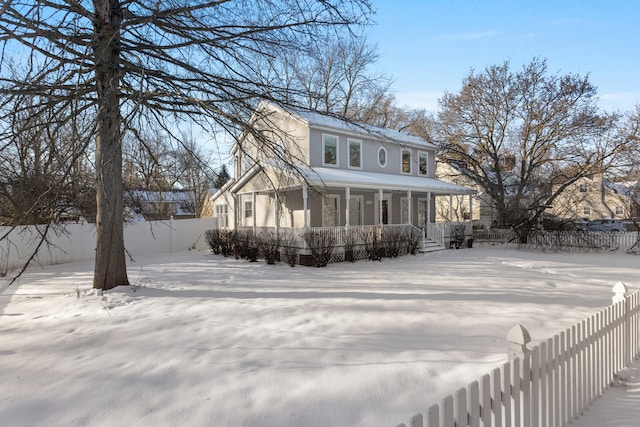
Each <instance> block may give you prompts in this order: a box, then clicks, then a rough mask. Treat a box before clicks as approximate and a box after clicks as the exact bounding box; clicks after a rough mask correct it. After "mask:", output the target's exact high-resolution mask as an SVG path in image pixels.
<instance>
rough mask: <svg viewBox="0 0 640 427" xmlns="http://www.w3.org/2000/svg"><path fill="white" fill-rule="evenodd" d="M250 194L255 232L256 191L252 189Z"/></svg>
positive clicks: (254, 230) (254, 231)
mask: <svg viewBox="0 0 640 427" xmlns="http://www.w3.org/2000/svg"><path fill="white" fill-rule="evenodd" d="M251 196H252V197H253V202H252V204H253V206H252V207H253V212H251V214H252V216H253V234H256V217H257V215H256V192H255V191H254V192H253V193H251Z"/></svg>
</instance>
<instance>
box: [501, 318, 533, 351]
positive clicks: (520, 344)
mask: <svg viewBox="0 0 640 427" xmlns="http://www.w3.org/2000/svg"><path fill="white" fill-rule="evenodd" d="M507 342H508V343H509V347H508V349H507V353H508V355H509V360H513V359H515V358H519V359H520V360H522V359H523V358H524V356H525V355H527V354H529V349H528V348H527V344H528V343H529V342H531V335H529V331H527V330H526V329H525V327H524V326H522V325H521V324H519V323H518V324H516V325H515V326H514V327H513V328H511V329H509V332H508V333H507Z"/></svg>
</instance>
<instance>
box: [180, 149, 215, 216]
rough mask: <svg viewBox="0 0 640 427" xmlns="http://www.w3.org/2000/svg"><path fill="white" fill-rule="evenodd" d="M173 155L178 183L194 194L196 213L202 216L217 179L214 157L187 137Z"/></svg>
mask: <svg viewBox="0 0 640 427" xmlns="http://www.w3.org/2000/svg"><path fill="white" fill-rule="evenodd" d="M172 154H173V159H174V163H173V164H174V166H175V167H174V175H175V176H176V181H177V182H178V183H179V185H180V187H181V188H182V189H184V190H188V191H191V192H192V193H193V196H194V203H195V206H194V209H195V213H196V216H200V214H201V213H202V208H203V207H204V204H205V202H206V200H207V198H208V197H209V195H210V193H209V190H210V189H211V188H213V187H214V182H215V180H216V177H217V173H216V172H215V171H214V170H213V168H212V165H213V164H214V162H213V156H212V155H211V153H209V152H205V151H204V149H203V148H202V147H201V146H199V145H198V144H197V143H196V142H195V140H194V139H192V138H190V137H185V138H184V142H183V143H181V144H180V145H179V146H178V147H176V148H175V149H174V150H173V153H172ZM225 170H226V169H225Z"/></svg>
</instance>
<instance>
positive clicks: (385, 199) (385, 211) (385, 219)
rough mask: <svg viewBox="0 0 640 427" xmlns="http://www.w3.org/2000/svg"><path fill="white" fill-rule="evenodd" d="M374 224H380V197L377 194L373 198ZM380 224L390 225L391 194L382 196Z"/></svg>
mask: <svg viewBox="0 0 640 427" xmlns="http://www.w3.org/2000/svg"><path fill="white" fill-rule="evenodd" d="M373 209H374V215H373V218H374V222H375V223H376V225H378V224H380V209H381V208H380V197H379V196H378V194H376V195H375V198H374V206H373ZM382 224H391V193H385V194H383V195H382Z"/></svg>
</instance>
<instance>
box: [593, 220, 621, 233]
mask: <svg viewBox="0 0 640 427" xmlns="http://www.w3.org/2000/svg"><path fill="white" fill-rule="evenodd" d="M587 231H619V232H625V231H627V227H626V226H625V225H624V223H623V222H622V220H619V219H611V218H604V219H595V220H593V221H589V223H588V224H587Z"/></svg>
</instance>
